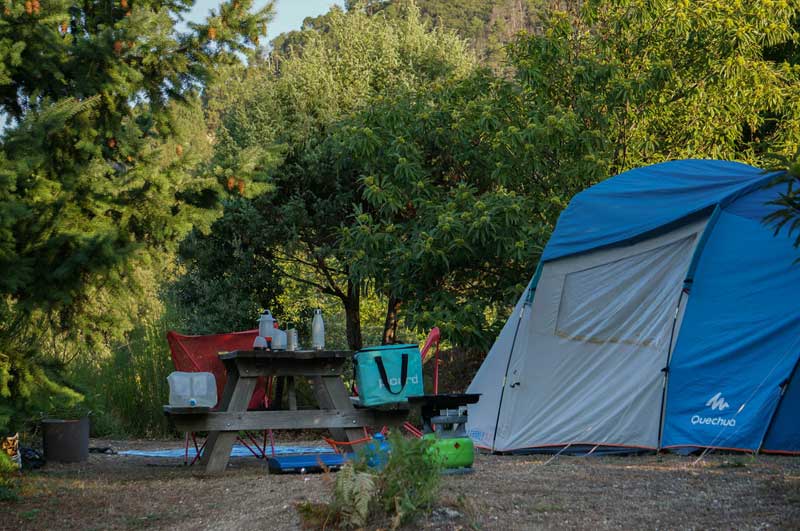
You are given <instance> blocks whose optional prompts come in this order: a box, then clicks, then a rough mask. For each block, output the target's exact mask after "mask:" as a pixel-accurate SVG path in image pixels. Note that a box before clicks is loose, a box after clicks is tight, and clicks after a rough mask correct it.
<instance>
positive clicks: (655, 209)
mask: <svg viewBox="0 0 800 531" xmlns="http://www.w3.org/2000/svg"><path fill="white" fill-rule="evenodd" d="M775 175H776V174H767V173H765V172H764V170H761V169H759V168H754V167H753V166H748V165H747V164H741V163H738V162H729V161H721V160H677V161H672V162H664V163H661V164H655V165H653V166H647V167H644V168H637V169H634V170H630V171H627V172H625V173H621V174H619V175H617V176H615V177H612V178H610V179H607V180H605V181H603V182H601V183H599V184H596V185H595V186H592V187H591V188H588V189H587V190H585V191H583V192H581V193H579V194H578V195H576V196H575V197H574V198H573V199H572V201H571V202H570V204H569V206H568V207H567V208H566V210H564V212H563V213H562V214H561V217H560V218H559V220H558V224H557V225H556V229H555V231H554V233H553V236H552V237H551V239H550V241H549V242H548V244H547V247H545V250H544V253H543V255H542V260H543V261H549V260H555V259H557V258H561V257H563V256H568V255H572V254H577V253H581V252H586V251H590V250H592V249H597V248H600V247H606V246H609V245H615V244H620V243H623V242H628V241H631V240H634V239H637V238H641V237H644V236H650V235H652V234H654V233H658V232H661V231H666V230H668V228H669V226H670V225H671V224H673V223H676V222H679V221H682V220H684V219H686V218H688V217H691V216H693V215H696V214H698V213H700V212H704V211H707V210H709V209H713V208H714V207H715V206H716V205H718V204H723V205H725V204H728V203H730V202H731V201H733V200H734V199H735V198H737V197H739V196H740V195H742V194H743V193H745V192H747V191H750V190H752V189H754V188H758V187H760V186H761V185H762V184H764V183H766V182H768V181H769V180H771V179H772V178H773V177H774V176H775Z"/></svg>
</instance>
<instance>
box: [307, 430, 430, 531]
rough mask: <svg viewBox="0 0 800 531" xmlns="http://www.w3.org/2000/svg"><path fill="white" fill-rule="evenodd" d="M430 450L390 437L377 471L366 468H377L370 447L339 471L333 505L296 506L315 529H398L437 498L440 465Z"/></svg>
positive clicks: (422, 444)
mask: <svg viewBox="0 0 800 531" xmlns="http://www.w3.org/2000/svg"><path fill="white" fill-rule="evenodd" d="M430 444H431V443H430V441H428V440H423V439H408V438H405V437H403V436H402V435H400V434H397V435H392V436H391V437H390V438H389V446H390V448H391V450H390V453H389V458H388V460H387V461H386V463H385V466H384V467H383V468H382V469H380V470H376V469H375V468H372V467H371V466H370V464H373V465H374V464H375V462H376V461H375V460H374V459H372V458H374V456H375V450H374V449H370V448H369V446H368V447H367V448H365V449H364V450H362V451H361V452H359V453H358V454H357V455H356V456H355V457H354V458H353V460H351V461H350V462H349V463H347V464H346V465H345V466H344V467H342V469H341V470H340V471H339V473H338V474H337V476H336V480H335V482H334V484H333V496H332V499H331V501H330V502H329V503H322V504H314V503H311V502H303V503H301V504H299V505H298V506H297V510H298V512H299V513H300V516H301V517H302V519H303V521H304V522H305V524H306V525H307V526H309V527H313V528H337V529H359V528H364V527H366V526H367V525H369V524H376V523H383V522H385V523H388V524H389V527H390V528H391V529H397V528H398V527H400V526H401V525H404V524H408V523H410V522H412V521H413V520H414V519H415V518H416V517H417V516H419V515H421V514H423V513H425V512H427V511H429V510H430V509H431V508H432V506H433V504H434V503H435V502H436V499H437V496H438V490H439V472H440V460H439V459H438V458H437V457H436V456H435V455H434V454H433V453H432V451H431V447H430Z"/></svg>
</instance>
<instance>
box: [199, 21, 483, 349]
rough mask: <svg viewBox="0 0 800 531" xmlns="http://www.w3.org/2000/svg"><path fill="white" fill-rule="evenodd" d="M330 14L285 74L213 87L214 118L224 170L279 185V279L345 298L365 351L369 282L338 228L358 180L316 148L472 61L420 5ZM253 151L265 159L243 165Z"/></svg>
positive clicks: (273, 223)
mask: <svg viewBox="0 0 800 531" xmlns="http://www.w3.org/2000/svg"><path fill="white" fill-rule="evenodd" d="M325 17H326V21H325V25H324V28H325V29H324V30H318V29H307V30H305V31H304V32H303V36H302V42H303V45H302V48H301V49H296V50H294V51H293V52H292V54H291V55H289V56H287V57H282V58H281V61H280V68H279V69H278V70H277V71H276V70H275V68H274V65H273V64H269V63H265V64H260V65H258V66H255V67H253V68H250V69H247V70H246V71H243V72H241V73H240V74H239V75H237V76H235V77H234V78H233V79H232V80H228V81H227V82H226V83H225V84H224V85H222V84H221V85H218V86H217V87H212V89H211V90H210V91H209V107H210V110H211V111H212V113H211V116H210V118H209V120H210V121H212V123H214V124H216V125H215V127H214V129H213V130H214V133H215V136H216V140H217V143H216V150H215V157H214V161H215V162H214V163H215V164H216V165H217V166H218V167H219V168H220V171H221V172H222V173H225V174H231V175H233V174H235V175H237V176H243V177H244V176H247V177H249V178H250V179H251V180H252V181H253V182H265V183H268V186H271V187H274V188H273V189H272V191H269V192H267V193H264V194H261V195H258V197H257V198H255V199H254V202H255V205H256V208H258V209H259V210H260V211H261V212H262V214H263V216H264V219H265V220H266V221H267V223H265V224H264V225H262V226H263V227H264V228H265V230H271V231H272V232H271V233H270V234H269V236H268V237H269V240H270V241H272V242H275V250H274V256H275V258H276V262H275V263H276V265H277V266H278V267H279V269H280V272H281V275H283V276H284V277H286V278H289V279H291V280H292V281H294V282H300V283H304V284H306V285H308V286H311V287H313V288H315V289H317V290H318V291H319V292H320V293H323V294H326V295H329V296H332V297H336V298H338V299H339V300H340V301H341V302H342V306H343V307H344V309H345V312H346V316H347V338H348V344H349V345H350V346H351V347H352V348H359V347H360V346H361V341H362V339H361V330H360V299H361V294H362V290H363V289H364V286H361V285H359V284H358V283H357V282H354V281H353V278H352V277H351V276H350V275H349V265H348V263H347V262H346V261H344V260H343V259H342V256H341V255H340V254H339V253H338V247H337V242H338V239H339V226H340V224H341V223H342V222H343V221H345V220H346V216H347V213H348V212H349V211H350V209H351V205H352V204H353V203H354V202H355V201H357V197H356V195H355V194H356V192H357V189H356V183H354V182H353V181H352V180H351V176H350V175H343V174H337V172H336V170H335V169H334V168H333V167H332V166H331V165H330V164H329V160H328V159H325V158H324V157H321V156H320V155H319V154H318V147H317V146H319V145H320V143H321V142H323V141H324V139H325V138H326V136H327V134H328V132H329V130H330V128H331V127H334V124H335V123H337V122H338V121H339V120H341V119H342V118H343V117H346V116H348V115H349V114H351V113H353V112H356V111H358V110H359V109H363V108H365V107H368V106H369V105H371V104H372V103H373V102H374V101H375V100H376V98H378V97H380V96H381V95H386V94H391V93H393V92H395V91H397V90H413V89H415V88H417V87H423V86H426V85H428V84H430V83H433V82H435V81H436V80H437V79H441V78H446V77H449V76H455V77H460V76H464V75H465V74H466V73H468V72H469V71H470V70H471V69H472V68H473V65H474V63H473V61H472V59H471V57H470V55H469V53H468V52H467V50H466V46H465V44H464V43H463V42H462V41H461V40H460V39H458V38H457V37H455V36H454V35H452V34H450V33H446V32H443V31H431V30H430V28H428V27H427V26H426V25H425V24H424V23H423V22H422V20H421V19H420V16H419V13H418V11H417V10H416V9H415V8H414V7H413V6H406V7H405V10H404V11H403V12H402V14H401V15H399V16H398V18H395V19H387V18H386V17H385V16H384V15H382V14H376V15H375V16H370V15H368V14H367V13H365V12H363V11H360V10H354V11H351V12H349V13H344V12H342V11H340V10H336V9H334V10H332V11H331V12H330V13H328V14H327V15H325ZM233 83H235V84H236V85H235V86H236V87H237V88H236V90H235V91H231V90H230V87H231V85H232V84H233ZM233 94H235V96H234V95H233ZM247 150H251V153H252V158H251V159H250V160H257V161H258V162H257V163H256V164H255V165H253V166H251V167H250V168H248V169H245V168H243V165H242V164H241V153H243V152H245V151H247ZM247 186H248V187H249V186H250V181H248V184H247Z"/></svg>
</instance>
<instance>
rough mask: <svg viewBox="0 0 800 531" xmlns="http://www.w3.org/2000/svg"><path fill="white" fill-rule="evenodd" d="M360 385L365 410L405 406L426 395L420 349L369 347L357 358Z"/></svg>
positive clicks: (359, 393)
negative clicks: (384, 406)
mask: <svg viewBox="0 0 800 531" xmlns="http://www.w3.org/2000/svg"><path fill="white" fill-rule="evenodd" d="M355 371H356V385H357V386H358V398H359V401H360V402H361V405H362V406H379V405H381V404H392V403H394V402H405V401H406V400H407V399H408V397H410V396H422V395H423V394H425V391H424V388H423V386H422V358H421V357H420V355H419V347H417V345H384V346H380V347H367V348H364V349H361V350H359V351H358V352H357V353H356V355H355Z"/></svg>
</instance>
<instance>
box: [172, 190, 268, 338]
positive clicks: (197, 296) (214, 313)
mask: <svg viewBox="0 0 800 531" xmlns="http://www.w3.org/2000/svg"><path fill="white" fill-rule="evenodd" d="M267 224H268V221H267V220H266V219H265V218H264V216H263V215H262V213H261V212H260V211H259V210H257V209H255V208H254V206H253V204H252V203H251V202H249V201H247V200H245V199H241V198H239V199H233V200H230V201H227V202H226V203H225V208H224V211H223V214H222V217H220V218H219V219H217V220H216V221H215V222H214V224H213V225H212V226H211V231H210V232H209V234H207V235H204V234H201V233H200V232H198V231H195V232H193V233H191V234H190V235H189V237H188V238H187V239H186V240H184V242H183V243H182V245H181V253H180V256H181V260H182V262H183V265H184V267H185V273H184V274H183V275H182V276H181V277H180V278H179V279H178V281H177V282H176V283H175V285H174V286H173V287H172V291H173V292H174V294H175V298H176V299H177V300H178V302H179V304H180V310H181V314H182V315H183V316H184V318H185V320H186V331H188V332H189V333H192V334H212V333H220V332H229V331H231V330H249V329H251V328H253V327H254V326H255V321H256V319H257V316H258V314H259V312H260V311H261V310H263V309H264V308H270V309H271V310H272V311H273V313H274V314H275V315H280V314H281V313H282V312H281V310H282V309H281V307H280V305H279V304H277V297H278V295H279V294H280V293H281V284H280V278H279V276H278V269H277V267H276V266H275V263H274V259H273V253H274V249H275V248H276V242H275V241H272V240H270V239H269V234H270V232H271V230H270V228H269V227H268V226H267Z"/></svg>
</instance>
